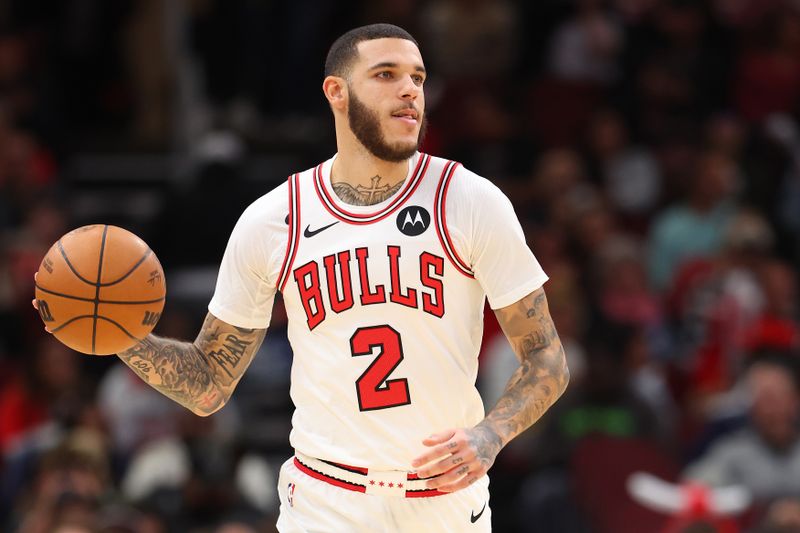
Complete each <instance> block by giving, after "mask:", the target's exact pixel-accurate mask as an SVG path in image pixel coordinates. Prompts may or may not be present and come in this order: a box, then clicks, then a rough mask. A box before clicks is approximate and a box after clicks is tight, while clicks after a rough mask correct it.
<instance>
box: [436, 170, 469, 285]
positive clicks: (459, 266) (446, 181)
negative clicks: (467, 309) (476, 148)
mask: <svg viewBox="0 0 800 533" xmlns="http://www.w3.org/2000/svg"><path fill="white" fill-rule="evenodd" d="M459 165H460V163H456V162H455V161H448V162H447V163H446V164H445V166H444V170H442V176H441V178H440V179H439V185H438V186H437V187H436V198H435V200H434V209H433V218H434V221H435V226H436V234H437V235H438V236H439V242H440V243H441V245H442V249H444V252H445V255H447V258H448V259H449V260H450V262H451V263H452V264H453V266H454V267H455V269H456V270H458V271H459V272H461V273H462V274H464V275H465V276H467V277H468V278H474V277H475V274H474V272H473V271H472V269H471V268H470V267H469V265H468V264H467V262H466V261H464V260H463V259H461V257H460V256H459V255H458V252H457V251H456V247H455V246H454V245H453V240H452V239H451V238H450V232H449V231H448V229H447V209H446V205H447V189H448V188H449V187H450V182H451V180H452V178H453V175H454V174H455V171H456V169H457V168H458V166H459Z"/></svg>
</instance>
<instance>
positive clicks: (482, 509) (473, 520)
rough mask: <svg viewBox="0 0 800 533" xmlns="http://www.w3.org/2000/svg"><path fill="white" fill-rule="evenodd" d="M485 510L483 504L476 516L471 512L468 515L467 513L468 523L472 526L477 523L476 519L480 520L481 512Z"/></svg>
mask: <svg viewBox="0 0 800 533" xmlns="http://www.w3.org/2000/svg"><path fill="white" fill-rule="evenodd" d="M485 510H486V504H485V503H484V504H483V507H481V512H479V513H478V514H473V513H472V512H470V513H469V521H470V522H472V523H473V524H474V523H475V522H477V521H478V518H480V517H481V516H483V512H484V511H485Z"/></svg>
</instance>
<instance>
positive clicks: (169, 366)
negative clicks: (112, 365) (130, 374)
mask: <svg viewBox="0 0 800 533" xmlns="http://www.w3.org/2000/svg"><path fill="white" fill-rule="evenodd" d="M265 333H266V330H264V329H252V330H248V329H242V328H234V327H232V326H229V325H228V324H225V323H224V322H222V321H221V320H219V319H217V318H216V317H214V316H213V315H211V314H209V315H208V316H207V317H206V320H205V322H204V324H203V328H202V330H201V332H200V335H198V337H197V340H195V342H194V343H188V342H179V341H175V340H172V339H163V338H160V337H156V336H154V335H150V336H148V337H147V338H146V339H145V340H144V341H142V342H141V343H139V344H137V345H136V346H134V347H133V348H130V349H129V350H126V351H124V352H121V353H119V354H118V355H119V358H120V359H121V360H122V361H123V362H124V363H126V364H127V365H128V366H129V367H130V368H131V369H132V370H133V371H134V372H135V373H136V374H137V375H139V377H141V378H142V379H143V380H144V381H145V382H147V383H148V384H149V385H151V386H152V387H153V388H155V389H156V390H158V391H159V392H161V393H163V394H164V395H166V396H168V397H169V398H172V399H173V400H175V401H177V402H178V403H180V404H181V405H183V406H185V407H187V408H188V409H191V410H192V411H194V412H195V413H197V414H211V413H213V412H214V411H216V410H217V409H219V408H220V407H222V405H224V404H225V402H226V401H227V400H228V398H230V395H231V394H232V393H233V389H234V387H235V386H236V384H237V383H238V381H239V379H240V378H241V377H242V374H243V373H244V371H245V369H246V368H247V367H248V365H249V364H250V361H251V360H252V358H253V356H254V355H255V353H256V352H257V351H258V347H259V346H260V345H261V342H262V341H263V340H264V335H265Z"/></svg>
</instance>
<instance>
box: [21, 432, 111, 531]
mask: <svg viewBox="0 0 800 533" xmlns="http://www.w3.org/2000/svg"><path fill="white" fill-rule="evenodd" d="M110 481H111V480H110V478H109V472H108V469H107V465H105V464H103V463H102V462H101V461H98V459H97V458H96V457H94V456H93V455H91V454H89V453H86V452H85V451H82V450H80V449H75V448H72V447H68V446H63V447H60V448H56V449H54V450H53V451H52V452H50V453H48V454H47V455H45V456H44V457H43V458H42V460H41V462H40V469H39V472H38V473H37V474H36V476H35V478H34V479H33V481H32V483H31V485H30V494H28V495H27V497H25V498H20V500H19V507H18V509H17V512H16V516H17V517H18V520H17V521H16V522H17V523H16V526H17V527H16V528H15V529H14V530H15V531H17V532H18V533H50V532H52V531H54V530H58V529H57V528H58V527H60V526H61V527H67V526H70V527H78V526H80V527H83V528H85V530H88V531H90V532H91V531H92V530H91V529H89V528H90V527H91V524H93V523H94V521H95V520H96V518H97V515H98V510H99V508H100V504H101V501H102V500H103V499H104V498H106V497H107V496H109V493H110V491H111V489H112V486H111V484H110Z"/></svg>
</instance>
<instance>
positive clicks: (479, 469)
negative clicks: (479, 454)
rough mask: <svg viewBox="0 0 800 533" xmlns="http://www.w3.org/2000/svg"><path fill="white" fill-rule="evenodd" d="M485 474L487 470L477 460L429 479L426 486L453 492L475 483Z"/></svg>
mask: <svg viewBox="0 0 800 533" xmlns="http://www.w3.org/2000/svg"><path fill="white" fill-rule="evenodd" d="M485 473H486V468H485V467H484V466H483V465H481V464H480V462H478V461H477V460H475V461H470V462H465V463H463V464H460V465H459V466H454V467H452V468H451V469H450V470H448V471H447V472H445V473H444V474H442V475H440V476H437V477H435V478H433V479H429V480H428V481H427V482H426V483H425V486H426V487H428V488H429V489H437V490H440V491H442V492H453V491H456V490H460V489H463V488H464V487H466V486H468V485H470V484H472V483H474V482H475V481H476V480H478V479H479V478H480V477H481V476H483V475H484V474H485Z"/></svg>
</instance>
